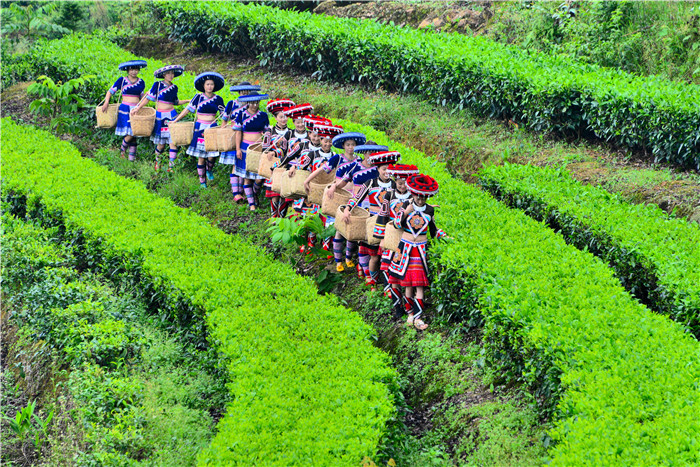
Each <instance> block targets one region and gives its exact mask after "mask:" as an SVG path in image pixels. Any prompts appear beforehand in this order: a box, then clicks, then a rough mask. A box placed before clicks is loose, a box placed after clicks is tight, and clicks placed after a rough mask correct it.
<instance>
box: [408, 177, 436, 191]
mask: <svg viewBox="0 0 700 467" xmlns="http://www.w3.org/2000/svg"><path fill="white" fill-rule="evenodd" d="M406 185H407V186H408V190H409V191H410V192H411V193H413V194H414V195H423V196H434V195H436V194H437V192H438V182H436V181H435V179H434V178H433V177H430V176H428V175H424V174H415V175H410V176H409V177H408V180H406Z"/></svg>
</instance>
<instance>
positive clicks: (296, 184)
mask: <svg viewBox="0 0 700 467" xmlns="http://www.w3.org/2000/svg"><path fill="white" fill-rule="evenodd" d="M309 175H311V172H309V171H308V170H297V171H295V172H294V176H293V177H290V176H289V173H285V174H284V176H283V177H282V187H281V188H280V189H281V191H280V194H281V195H282V197H283V198H291V199H299V198H303V197H304V196H306V190H305V189H304V182H305V181H306V179H307V178H309Z"/></svg>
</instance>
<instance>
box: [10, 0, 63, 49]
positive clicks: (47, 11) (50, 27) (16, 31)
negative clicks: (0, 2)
mask: <svg viewBox="0 0 700 467" xmlns="http://www.w3.org/2000/svg"><path fill="white" fill-rule="evenodd" d="M21 3H22V2H11V3H10V6H9V8H8V13H9V14H8V15H7V16H6V17H5V18H3V23H4V24H3V27H2V34H3V35H4V36H5V37H6V38H7V39H9V40H10V41H13V42H17V41H19V40H20V39H22V38H27V39H29V40H30V41H33V40H36V39H38V38H39V37H47V36H56V35H61V34H66V33H69V32H70V30H69V29H66V28H64V27H63V26H61V25H60V24H56V23H54V22H53V18H52V17H53V13H54V12H55V11H56V8H57V7H58V5H59V4H58V3H54V2H50V3H45V4H43V5H42V4H40V3H39V2H36V3H34V2H24V3H26V4H25V5H21ZM4 10H5V9H4V8H3V13H5V11H4Z"/></svg>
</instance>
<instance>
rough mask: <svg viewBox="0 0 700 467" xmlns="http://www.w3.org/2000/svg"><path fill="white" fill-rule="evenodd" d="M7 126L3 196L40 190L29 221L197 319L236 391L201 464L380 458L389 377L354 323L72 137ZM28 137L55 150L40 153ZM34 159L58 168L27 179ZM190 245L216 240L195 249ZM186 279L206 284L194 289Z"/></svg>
mask: <svg viewBox="0 0 700 467" xmlns="http://www.w3.org/2000/svg"><path fill="white" fill-rule="evenodd" d="M2 128H3V137H4V138H6V141H10V140H11V141H13V147H14V148H15V149H14V150H13V152H12V154H10V153H7V154H5V153H3V163H4V164H5V166H4V169H5V175H6V176H7V190H8V192H9V191H14V192H15V193H16V192H17V191H19V190H21V191H24V190H27V189H28V186H27V185H25V184H24V182H23V180H24V181H28V180H30V179H31V180H32V183H34V182H35V181H38V182H39V185H34V186H33V187H32V188H31V189H30V191H31V194H30V195H29V198H30V199H28V200H27V203H28V205H27V206H26V208H27V212H28V213H29V215H30V216H36V217H37V218H38V219H41V220H42V221H43V222H47V223H49V224H56V223H57V222H60V223H61V225H64V226H65V228H66V229H67V233H68V234H69V233H70V232H71V231H72V232H74V235H76V236H77V235H78V232H79V233H80V235H84V240H83V243H82V244H80V245H81V247H80V248H81V249H84V250H85V252H86V253H89V257H90V258H91V261H94V263H95V264H96V265H97V264H99V266H100V268H104V270H106V271H110V273H111V274H115V271H116V270H119V269H123V268H130V273H131V274H133V273H134V270H136V271H138V277H139V278H140V282H141V283H142V286H146V287H148V288H149V289H148V290H149V297H150V299H151V300H152V301H153V302H155V303H159V302H163V305H160V304H159V305H158V308H163V309H166V310H167V309H168V308H169V307H172V309H174V310H177V312H178V313H181V314H190V313H192V314H193V316H189V317H187V319H189V320H191V321H198V322H201V323H205V324H206V326H207V329H206V331H207V332H208V341H209V342H213V343H216V348H217V350H218V351H219V352H220V353H221V355H222V358H223V359H225V361H226V368H227V370H228V373H229V380H230V385H229V389H230V391H231V393H232V394H236V397H235V398H233V400H232V402H231V403H230V405H229V408H228V410H229V413H228V414H227V415H225V416H224V417H222V419H221V421H220V423H219V426H218V434H217V435H216V437H215V438H214V440H213V441H212V444H211V446H209V448H208V449H207V450H206V451H205V452H203V453H201V455H200V456H201V459H204V460H207V461H208V462H210V463H212V464H227V463H232V462H235V461H236V460H240V461H241V462H250V461H251V459H261V460H263V459H264V462H272V461H275V459H277V461H278V462H283V461H282V459H284V462H291V463H306V462H312V463H313V462H315V463H320V464H336V465H337V464H352V465H356V464H357V461H358V459H361V458H362V456H363V455H371V454H373V453H374V452H375V451H376V449H377V444H378V440H379V439H380V437H381V435H382V433H383V432H384V430H385V423H386V420H388V419H389V418H390V417H391V416H392V415H393V413H394V406H393V402H392V399H391V397H390V395H389V389H388V387H387V383H389V382H391V381H392V380H393V379H394V378H395V375H394V372H393V371H392V370H391V369H390V368H389V362H388V360H387V358H386V356H385V355H383V354H382V353H381V352H380V351H379V350H378V349H376V348H374V347H373V346H372V344H371V342H370V336H371V334H372V330H371V328H370V327H369V326H368V325H366V324H364V323H363V322H362V321H361V319H360V318H359V317H358V316H357V315H354V314H352V313H348V311H347V309H345V308H343V307H342V306H340V305H339V304H338V302H337V299H335V298H331V297H321V296H319V295H318V294H317V293H316V288H315V286H314V284H313V282H312V281H310V280H308V279H303V278H300V277H298V276H297V275H296V274H295V273H294V271H293V270H292V269H291V268H290V267H288V266H286V265H283V264H281V263H278V262H275V260H274V259H273V258H271V257H270V256H269V255H266V254H265V253H264V252H263V251H262V250H261V249H259V248H256V247H253V246H251V245H250V244H248V243H247V242H246V241H244V240H243V239H241V238H239V237H237V236H233V235H227V234H224V233H223V232H222V231H220V230H218V229H215V228H213V227H212V226H211V225H210V224H209V222H208V221H207V220H206V219H203V218H200V217H197V216H195V215H193V214H192V213H190V212H188V211H185V210H183V209H181V208H177V207H176V206H174V205H173V204H172V202H170V201H167V200H165V199H163V198H159V197H157V196H155V195H153V194H151V193H149V192H148V191H147V190H146V189H145V188H144V187H143V185H141V184H140V183H139V182H137V181H132V180H126V179H123V178H120V177H118V176H117V175H115V174H113V173H111V172H109V171H108V170H106V169H104V168H102V167H100V166H98V165H97V164H95V163H94V162H93V161H90V160H87V159H85V158H83V157H81V155H80V153H79V152H78V151H76V150H75V148H74V147H73V146H72V145H70V144H69V143H66V142H62V141H60V140H58V139H57V138H55V137H53V136H51V134H50V133H47V132H45V131H41V130H31V131H30V132H28V131H27V129H26V128H23V127H20V126H18V125H16V124H15V123H13V122H12V121H11V120H9V119H4V120H3V121H2ZM37 141H43V142H44V144H50V147H51V150H50V151H49V150H45V151H42V150H40V151H38V152H37V150H36V144H35V143H36V142H37ZM40 147H41V146H40ZM29 151H31V153H32V154H33V156H32V157H28V155H29ZM42 154H43V155H44V156H45V157H46V158H44V157H43V156H42ZM40 160H41V162H40V164H41V165H45V164H47V163H49V160H50V161H51V162H50V163H51V164H52V167H53V168H54V170H52V171H49V172H48V173H46V171H39V172H36V173H35V171H36V170H37V166H35V165H34V164H35V163H39V161H40ZM20 161H22V162H21V163H19V162H20ZM18 163H19V164H18ZM76 173H80V174H81V177H80V178H79V179H78V180H76V178H75V175H74V174H76ZM31 174H34V175H31ZM34 177H36V178H34ZM59 193H62V194H59ZM27 194H29V192H27ZM25 199H26V198H25ZM85 199H89V200H90V202H89V203H86V202H85ZM42 200H45V201H46V202H47V203H48V204H46V205H44V204H43V203H44V201H42ZM59 206H60V208H59ZM56 209H60V214H59V212H58V211H57V210H56ZM86 209H87V211H86ZM86 214H87V215H86ZM57 219H60V220H57ZM116 219H122V220H124V219H128V220H129V221H128V222H124V223H121V222H116V221H115V220H116ZM163 229H171V230H170V231H172V232H177V234H176V235H173V236H170V235H168V236H164V235H162V232H163V231H164V230H163ZM197 238H199V239H201V238H208V239H209V241H210V242H211V243H208V242H207V243H206V244H205V245H204V248H202V246H203V245H202V244H201V242H199V241H196V239H197ZM207 245H208V246H207ZM222 249H223V251H226V252H227V254H226V255H224V256H223V257H222V256H221V251H222ZM134 259H137V261H134ZM222 261H223V262H222ZM251 265H254V266H253V267H251ZM194 272H196V273H197V274H200V273H201V274H203V275H202V276H201V277H207V279H205V280H204V281H192V274H193V273H194ZM164 318H165V319H169V315H168V314H164ZM328 336H334V337H333V338H332V339H330V340H329V338H328ZM127 400H128V399H127ZM339 400H340V401H343V402H342V403H340V404H338V401H339ZM265 414H267V415H265ZM253 425H254V426H253ZM281 433H282V434H284V433H287V434H288V436H282V437H280V434H281ZM329 446H333V448H332V449H330V450H329V448H328V447H329ZM230 448H232V449H230Z"/></svg>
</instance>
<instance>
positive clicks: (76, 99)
mask: <svg viewBox="0 0 700 467" xmlns="http://www.w3.org/2000/svg"><path fill="white" fill-rule="evenodd" d="M94 78H95V76H94V75H86V76H81V77H79V78H73V79H71V80H68V81H67V82H65V83H62V82H60V81H59V82H58V83H56V82H54V80H53V79H51V78H50V77H48V76H39V78H38V80H39V81H38V82H36V83H33V84H32V85H31V86H29V87H28V88H27V94H28V95H30V96H39V98H38V99H35V100H34V101H32V103H31V104H29V110H30V111H32V112H34V113H37V114H39V115H43V116H45V117H50V118H51V123H50V126H51V129H53V130H56V131H58V132H60V133H65V132H70V131H72V130H73V127H74V123H73V122H74V121H75V115H72V114H74V113H75V112H77V111H79V110H81V109H84V108H86V105H85V100H84V99H83V98H82V97H80V96H79V95H78V90H79V89H80V88H81V87H82V86H84V85H85V84H86V83H88V82H89V81H90V80H92V79H94Z"/></svg>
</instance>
